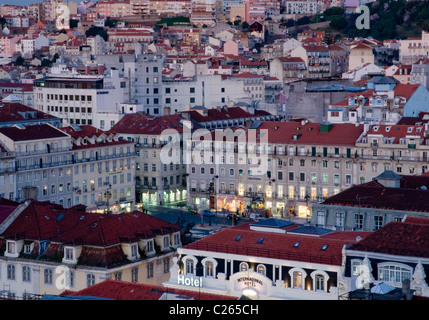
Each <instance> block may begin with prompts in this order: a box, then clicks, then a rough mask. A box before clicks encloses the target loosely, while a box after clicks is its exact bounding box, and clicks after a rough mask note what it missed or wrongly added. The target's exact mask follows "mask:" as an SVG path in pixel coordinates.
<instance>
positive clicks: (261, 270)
mask: <svg viewBox="0 0 429 320" xmlns="http://www.w3.org/2000/svg"><path fill="white" fill-rule="evenodd" d="M266 271H267V270H266V268H265V266H264V265H262V264H260V265H258V268H257V272H258V273H260V274H262V275H264V276H265V274H266Z"/></svg>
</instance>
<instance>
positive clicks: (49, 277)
mask: <svg viewBox="0 0 429 320" xmlns="http://www.w3.org/2000/svg"><path fill="white" fill-rule="evenodd" d="M53 274H54V272H53V270H52V269H45V270H44V271H43V283H44V284H46V285H52V284H53V283H54V280H53Z"/></svg>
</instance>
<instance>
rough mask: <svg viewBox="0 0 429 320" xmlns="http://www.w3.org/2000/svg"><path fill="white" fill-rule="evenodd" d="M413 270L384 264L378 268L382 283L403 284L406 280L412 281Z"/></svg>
mask: <svg viewBox="0 0 429 320" xmlns="http://www.w3.org/2000/svg"><path fill="white" fill-rule="evenodd" d="M411 276H412V268H410V267H408V266H405V265H401V264H389V263H382V264H379V266H378V278H379V280H381V281H387V282H392V283H394V284H401V285H402V281H403V280H405V279H409V280H412V277H411Z"/></svg>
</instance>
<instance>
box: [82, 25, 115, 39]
mask: <svg viewBox="0 0 429 320" xmlns="http://www.w3.org/2000/svg"><path fill="white" fill-rule="evenodd" d="M85 35H86V36H87V37H95V36H96V35H99V36H100V37H102V38H103V39H104V41H107V40H108V39H109V34H108V33H107V31H106V30H104V28H102V27H97V26H92V27H91V28H89V29H88V30H86V32H85Z"/></svg>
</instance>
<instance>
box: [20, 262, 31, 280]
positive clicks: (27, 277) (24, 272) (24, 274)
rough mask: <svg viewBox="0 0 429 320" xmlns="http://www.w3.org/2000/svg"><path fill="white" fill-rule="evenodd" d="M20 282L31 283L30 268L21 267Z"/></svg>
mask: <svg viewBox="0 0 429 320" xmlns="http://www.w3.org/2000/svg"><path fill="white" fill-rule="evenodd" d="M22 281H24V282H31V268H30V267H29V266H22Z"/></svg>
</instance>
